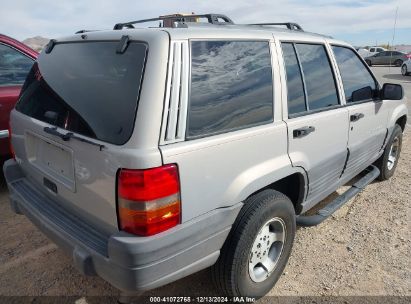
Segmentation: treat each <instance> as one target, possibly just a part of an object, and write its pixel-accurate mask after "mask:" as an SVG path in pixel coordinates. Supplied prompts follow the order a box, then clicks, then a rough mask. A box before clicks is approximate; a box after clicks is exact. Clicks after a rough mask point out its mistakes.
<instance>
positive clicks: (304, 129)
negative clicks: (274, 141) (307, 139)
mask: <svg viewBox="0 0 411 304" xmlns="http://www.w3.org/2000/svg"><path fill="white" fill-rule="evenodd" d="M314 131H315V127H313V126H308V127H302V128H299V129H295V130H294V131H293V137H294V138H299V137H304V136H307V135H308V134H310V133H311V132H314Z"/></svg>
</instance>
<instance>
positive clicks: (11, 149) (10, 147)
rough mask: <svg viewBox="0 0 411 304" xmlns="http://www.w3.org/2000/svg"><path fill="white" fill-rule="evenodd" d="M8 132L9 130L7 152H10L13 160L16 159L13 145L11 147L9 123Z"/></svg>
mask: <svg viewBox="0 0 411 304" xmlns="http://www.w3.org/2000/svg"><path fill="white" fill-rule="evenodd" d="M8 130H9V151H10V154H11V157H13V158H14V159H16V155H15V154H14V149H13V145H12V143H11V127H10V121H9V127H8Z"/></svg>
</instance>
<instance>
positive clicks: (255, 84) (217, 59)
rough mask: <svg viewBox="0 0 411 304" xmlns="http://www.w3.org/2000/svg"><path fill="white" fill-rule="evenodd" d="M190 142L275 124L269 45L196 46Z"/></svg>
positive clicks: (196, 43)
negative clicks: (193, 139) (197, 138)
mask: <svg viewBox="0 0 411 304" xmlns="http://www.w3.org/2000/svg"><path fill="white" fill-rule="evenodd" d="M191 58H192V63H191V90H190V92H191V97H190V107H189V115H188V129H187V138H195V137H202V136H205V135H210V134H218V133H222V132H228V131H231V130H237V129H242V128H246V127H250V126H255V125H260V124H264V123H268V122H271V121H272V120H273V87H272V71H271V56H270V50H269V44H268V42H245V41H244V42H242V41H194V42H192V44H191Z"/></svg>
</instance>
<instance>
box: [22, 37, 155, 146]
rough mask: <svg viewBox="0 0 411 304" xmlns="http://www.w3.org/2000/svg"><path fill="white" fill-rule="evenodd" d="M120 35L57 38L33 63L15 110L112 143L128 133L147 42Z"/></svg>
mask: <svg viewBox="0 0 411 304" xmlns="http://www.w3.org/2000/svg"><path fill="white" fill-rule="evenodd" d="M117 45H118V41H112V42H87V43H61V44H56V45H55V46H54V48H53V50H52V52H51V53H49V54H45V53H43V54H42V55H41V56H40V58H39V60H38V62H37V63H36V64H35V65H34V66H33V68H32V69H31V71H30V73H29V75H28V77H27V79H26V82H25V84H24V86H23V91H22V95H21V96H20V100H19V102H18V104H17V105H16V110H18V111H20V112H22V113H24V114H26V115H28V116H31V117H33V118H35V119H38V120H41V121H44V122H47V123H50V124H52V125H55V126H58V127H60V128H64V129H67V130H70V131H73V132H77V133H79V134H82V135H85V136H89V137H92V138H96V139H99V140H102V141H105V142H109V143H112V144H117V145H121V144H124V143H125V142H127V140H128V139H129V138H130V136H131V134H132V132H133V128H134V120H135V116H136V110H137V104H138V98H139V92H140V87H141V82H142V78H143V71H144V66H145V60H146V56H147V50H148V47H147V45H146V44H144V43H141V42H139V43H136V42H132V43H130V44H129V46H128V48H127V50H126V51H125V52H124V53H123V54H117V53H116V48H117Z"/></svg>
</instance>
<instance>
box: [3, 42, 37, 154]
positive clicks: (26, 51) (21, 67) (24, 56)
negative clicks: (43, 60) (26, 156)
mask: <svg viewBox="0 0 411 304" xmlns="http://www.w3.org/2000/svg"><path fill="white" fill-rule="evenodd" d="M37 56H38V53H37V52H36V51H35V50H33V49H31V48H30V47H28V46H27V45H25V44H23V43H21V42H19V41H17V40H15V39H13V38H10V37H8V36H5V35H2V34H0V158H4V157H6V156H9V155H10V154H11V151H10V150H9V139H8V137H9V131H8V124H9V117H10V111H11V110H12V109H13V108H14V105H15V104H16V101H17V99H18V97H19V94H20V89H21V86H22V85H23V83H24V80H25V79H26V76H27V74H28V73H29V71H30V69H31V67H32V65H33V63H34V61H35V60H36V58H37Z"/></svg>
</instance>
